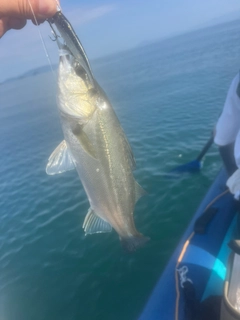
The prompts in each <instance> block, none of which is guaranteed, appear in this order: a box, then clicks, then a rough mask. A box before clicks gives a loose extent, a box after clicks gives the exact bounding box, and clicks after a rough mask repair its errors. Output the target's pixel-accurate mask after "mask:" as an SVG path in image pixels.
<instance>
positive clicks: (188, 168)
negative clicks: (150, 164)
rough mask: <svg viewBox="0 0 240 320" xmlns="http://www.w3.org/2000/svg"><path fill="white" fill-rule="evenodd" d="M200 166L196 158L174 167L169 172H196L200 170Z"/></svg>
mask: <svg viewBox="0 0 240 320" xmlns="http://www.w3.org/2000/svg"><path fill="white" fill-rule="evenodd" d="M201 167H202V164H201V162H200V161H198V160H197V159H196V160H193V161H190V162H188V163H185V164H182V165H181V166H178V167H176V168H174V169H173V170H171V172H176V173H182V172H198V171H200V169H201Z"/></svg>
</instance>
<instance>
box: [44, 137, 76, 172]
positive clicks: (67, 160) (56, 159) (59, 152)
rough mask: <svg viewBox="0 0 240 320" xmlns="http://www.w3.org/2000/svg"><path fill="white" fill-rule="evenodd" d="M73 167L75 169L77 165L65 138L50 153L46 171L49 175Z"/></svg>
mask: <svg viewBox="0 0 240 320" xmlns="http://www.w3.org/2000/svg"><path fill="white" fill-rule="evenodd" d="M73 169H75V165H74V162H73V159H72V156H71V153H70V151H69V149H68V147H67V144H66V141H65V140H63V141H62V142H61V143H60V144H59V145H58V146H57V148H56V149H55V150H54V151H53V153H52V154H51V155H50V157H49V159H48V164H47V167H46V172H47V174H49V175H54V174H58V173H62V172H65V171H69V170H73Z"/></svg>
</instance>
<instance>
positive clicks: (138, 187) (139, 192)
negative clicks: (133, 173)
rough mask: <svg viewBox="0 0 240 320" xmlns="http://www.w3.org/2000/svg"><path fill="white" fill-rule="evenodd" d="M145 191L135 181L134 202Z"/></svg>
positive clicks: (144, 193)
mask: <svg viewBox="0 0 240 320" xmlns="http://www.w3.org/2000/svg"><path fill="white" fill-rule="evenodd" d="M146 194H147V192H146V191H145V190H144V189H143V188H142V187H141V186H140V184H138V183H137V181H135V200H136V202H137V201H138V200H139V199H140V198H141V197H142V196H144V195H146Z"/></svg>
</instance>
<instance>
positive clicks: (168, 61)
mask: <svg viewBox="0 0 240 320" xmlns="http://www.w3.org/2000/svg"><path fill="white" fill-rule="evenodd" d="M239 29H240V22H239V21H233V22H229V23H226V24H222V25H218V26H214V27H210V28H206V29H202V30H199V31H194V32H192V33H188V34H185V35H182V36H178V37H175V38H171V39H168V40H165V41H161V42H156V43H152V44H149V45H147V46H144V47H139V48H136V49H134V50H131V51H128V52H123V53H120V54H118V55H114V56H111V57H106V58H104V59H100V60H97V61H93V62H92V67H93V70H94V73H95V75H96V78H97V79H98V81H99V83H100V84H101V86H102V87H103V88H104V90H105V91H106V92H107V94H108V96H109V98H110V100H111V102H112V104H113V106H114V109H115V111H116V113H117V115H118V117H119V119H120V122H121V124H122V126H123V128H124V130H125V132H126V135H127V137H128V139H129V141H130V144H131V146H132V149H133V152H134V155H135V158H136V162H137V169H136V171H135V173H134V174H135V177H136V180H137V181H138V182H139V183H140V184H141V185H142V187H143V188H144V189H145V190H146V191H147V192H148V195H147V196H145V197H143V198H142V199H141V200H140V201H139V202H138V203H137V205H136V208H135V212H134V216H135V221H136V226H137V228H138V230H139V231H140V232H142V233H143V234H145V235H147V236H149V237H150V238H151V241H150V242H149V243H148V244H147V245H146V246H145V247H144V248H142V249H140V250H139V251H137V252H136V253H134V254H131V255H129V254H126V253H124V252H123V251H122V249H121V246H120V243H119V240H118V236H117V234H116V233H115V232H112V233H110V234H96V235H92V236H87V237H85V236H84V232H83V229H82V223H83V220H84V217H85V215H86V213H87V210H88V207H89V204H88V201H87V198H86V195H85V193H84V191H83V188H82V185H81V183H80V181H79V178H78V176H77V173H76V172H75V171H72V172H67V173H64V174H61V175H56V176H47V175H46V173H45V167H46V163H47V159H48V157H49V155H50V154H51V152H52V151H53V150H54V148H55V147H56V146H57V145H58V143H60V141H61V140H62V139H63V135H62V131H61V127H60V122H59V118H58V113H57V107H56V102H55V101H56V98H55V94H56V85H55V82H54V80H53V77H52V75H51V73H50V72H46V73H42V74H39V75H35V76H31V77H26V78H23V79H19V80H15V81H11V82H8V83H4V84H1V85H0V110H1V112H0V150H1V156H0V195H1V196H0V318H1V319H4V320H32V319H34V320H50V319H51V320H53V319H58V320H79V319H89V320H100V319H105V320H112V319H114V320H118V319H119V320H120V319H121V320H122V319H125V320H132V319H137V317H138V315H139V314H140V312H141V310H142V309H143V307H144V304H145V303H146V300H147V298H148V296H149V295H150V293H151V291H152V289H153V287H154V284H155V282H156V281H157V279H158V278H159V276H160V275H161V272H162V271H163V268H164V266H165V265H166V263H167V261H168V259H169V257H170V256H171V253H172V251H173V250H174V248H175V246H176V244H177V243H178V240H179V239H180V237H181V235H182V233H183V232H184V230H185V228H186V226H187V224H188V223H189V221H190V219H191V217H192V215H193V214H194V212H195V210H196V209H197V207H198V205H199V203H200V201H201V199H202V197H203V196H204V194H205V193H206V191H207V189H208V188H209V186H210V185H211V183H212V182H213V180H214V177H215V176H216V174H217V173H218V171H219V169H220V167H221V160H220V158H219V155H218V151H217V148H216V147H215V146H212V148H211V149H210V150H209V152H208V153H207V155H206V157H205V160H204V165H203V168H202V170H201V172H200V173H197V174H184V175H181V176H180V177H179V178H177V179H166V177H165V173H166V172H168V171H169V170H171V169H172V168H174V167H175V166H177V165H180V164H183V163H186V162H188V161H191V160H193V159H195V158H196V156H197V155H198V153H199V152H200V151H201V148H202V147H203V145H204V144H205V143H206V141H207V140H208V138H209V136H210V134H211V131H212V129H213V128H214V124H215V123H216V121H217V118H218V116H219V114H220V112H221V109H222V106H223V103H224V100H225V96H226V93H227V90H228V86H229V85H230V82H231V80H232V78H233V77H234V76H235V74H236V73H237V72H238V69H239V65H240V42H239Z"/></svg>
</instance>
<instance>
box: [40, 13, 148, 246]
mask: <svg viewBox="0 0 240 320" xmlns="http://www.w3.org/2000/svg"><path fill="white" fill-rule="evenodd" d="M49 23H50V26H51V28H52V30H53V32H54V34H55V40H57V43H58V47H59V68H58V93H57V102H58V103H57V104H58V110H59V115H60V119H61V125H62V130H63V135H64V140H63V141H62V142H61V143H60V144H59V145H58V146H57V148H56V149H55V150H54V151H53V153H52V154H51V156H50V157H49V159H48V163H47V167H46V172H47V174H49V175H54V174H59V173H62V172H65V171H68V170H72V169H76V170H77V173H78V175H79V178H80V180H81V182H82V185H83V188H84V190H85V192H86V195H87V197H88V200H89V204H90V208H89V210H88V212H87V214H86V216H85V219H84V222H83V229H84V232H85V234H86V235H88V234H94V233H104V232H110V231H112V228H113V229H114V230H115V231H116V232H117V234H118V235H119V238H120V241H121V244H122V246H123V248H124V249H125V250H126V251H129V252H133V251H135V250H136V249H137V248H138V247H141V246H143V245H144V244H145V243H146V242H147V241H148V240H149V238H148V237H146V236H144V235H143V234H141V233H140V232H138V231H137V229H136V227H135V223H134V217H133V211H134V207H135V204H136V202H137V201H138V199H139V198H140V197H141V196H142V195H144V194H145V193H146V192H145V191H144V190H143V189H142V188H141V186H140V185H139V184H138V183H137V182H136V181H135V179H134V176H133V171H134V169H135V166H136V163H135V159H134V156H133V153H132V150H131V147H130V144H129V142H128V140H127V138H126V136H125V133H124V131H123V129H122V127H121V124H120V122H119V120H118V118H117V116H116V113H115V111H114V109H113V108H112V105H111V103H110V101H109V99H108V97H107V95H106V93H105V92H104V90H103V89H102V88H101V87H100V85H99V84H98V82H97V80H96V79H95V77H94V76H93V72H92V69H91V67H90V63H89V60H88V58H87V55H86V53H85V50H84V48H83V46H82V44H81V42H80V40H79V39H78V37H77V35H76V33H75V31H74V29H73V27H72V26H71V24H70V22H69V21H68V20H67V18H66V17H65V16H64V15H63V13H62V12H61V11H58V12H57V13H56V14H55V16H53V17H52V18H51V19H49ZM54 26H55V28H56V29H57V30H58V33H60V36H59V35H58V34H57V32H56V30H55V28H54ZM60 37H61V38H62V40H63V42H60V40H59V38H60Z"/></svg>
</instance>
